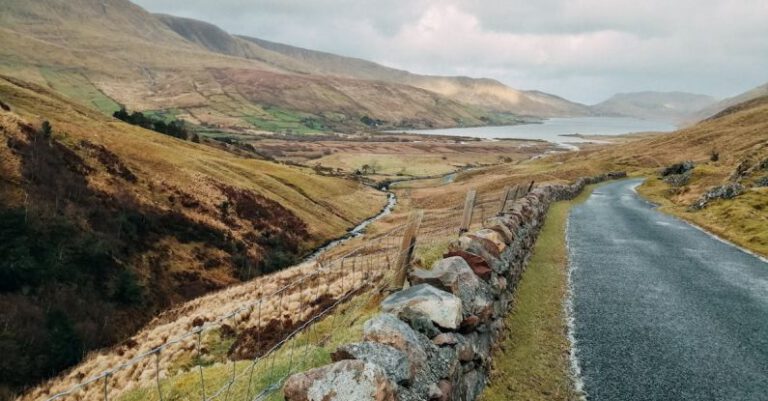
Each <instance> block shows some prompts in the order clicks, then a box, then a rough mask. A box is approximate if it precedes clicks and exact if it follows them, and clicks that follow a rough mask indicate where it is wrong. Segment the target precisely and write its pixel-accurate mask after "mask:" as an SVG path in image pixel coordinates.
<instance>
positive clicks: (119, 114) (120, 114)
mask: <svg viewBox="0 0 768 401" xmlns="http://www.w3.org/2000/svg"><path fill="white" fill-rule="evenodd" d="M112 117H115V118H116V119H118V120H122V121H126V122H127V121H128V118H129V117H130V115H129V114H128V110H126V109H125V106H120V110H118V111H116V112H114V113H112Z"/></svg>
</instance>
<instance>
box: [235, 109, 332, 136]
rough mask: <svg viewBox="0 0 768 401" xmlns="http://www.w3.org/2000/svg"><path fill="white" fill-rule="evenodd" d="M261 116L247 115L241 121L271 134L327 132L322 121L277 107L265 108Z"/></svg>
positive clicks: (309, 115)
mask: <svg viewBox="0 0 768 401" xmlns="http://www.w3.org/2000/svg"><path fill="white" fill-rule="evenodd" d="M264 111H265V112H266V113H265V114H263V115H248V116H245V117H243V120H245V121H246V122H248V123H249V124H251V125H253V126H254V127H256V128H259V129H263V130H266V131H273V132H288V133H291V134H308V133H317V132H324V131H327V128H326V127H325V126H324V125H323V123H322V119H320V118H318V117H316V116H313V115H311V114H306V113H299V112H293V111H289V110H284V109H280V108H277V107H265V108H264Z"/></svg>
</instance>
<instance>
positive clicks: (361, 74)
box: [241, 36, 590, 117]
mask: <svg viewBox="0 0 768 401" xmlns="http://www.w3.org/2000/svg"><path fill="white" fill-rule="evenodd" d="M241 38H243V39H245V40H247V41H249V42H251V43H255V44H257V45H258V46H260V47H262V48H264V49H268V50H271V51H274V52H276V53H279V54H282V55H284V56H286V57H289V58H290V59H292V60H295V61H297V62H300V63H303V64H305V65H307V69H306V70H305V71H307V72H310V73H316V74H323V75H335V76H342V77H349V78H357V79H367V80H377V81H385V82H392V83H404V84H407V85H410V86H414V87H417V88H422V89H426V90H428V91H431V92H435V93H438V94H440V95H443V96H445V97H448V98H450V99H452V100H456V101H458V102H461V103H464V104H469V105H473V106H478V107H481V108H484V109H487V110H492V111H496V112H509V113H515V114H518V115H530V116H539V117H554V116H559V117H565V116H583V115H589V114H590V110H589V108H588V107H587V106H585V105H582V104H578V103H574V102H570V101H568V100H565V99H563V98H560V97H557V96H554V95H550V94H547V93H544V92H539V91H521V90H517V89H512V88H510V87H508V86H506V85H504V84H502V83H501V82H499V81H496V80H493V79H487V78H470V77H439V76H430V75H420V74H413V73H410V72H408V71H403V70H398V69H394V68H389V67H385V66H382V65H380V64H376V63H374V62H371V61H366V60H362V59H359V58H353V57H344V56H339V55H335V54H331V53H325V52H320V51H315V50H308V49H303V48H300V47H295V46H289V45H285V44H281V43H275V42H270V41H266V40H262V39H257V38H251V37H246V36H241Z"/></svg>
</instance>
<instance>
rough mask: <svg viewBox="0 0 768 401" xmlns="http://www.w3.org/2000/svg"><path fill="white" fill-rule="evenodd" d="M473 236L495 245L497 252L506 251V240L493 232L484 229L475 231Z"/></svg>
mask: <svg viewBox="0 0 768 401" xmlns="http://www.w3.org/2000/svg"><path fill="white" fill-rule="evenodd" d="M475 236H476V237H479V238H482V239H485V240H488V241H490V242H491V243H493V244H494V245H496V248H497V249H498V251H499V252H504V250H505V249H507V243H506V240H505V239H504V237H502V236H501V234H499V233H498V232H497V231H495V230H491V229H488V228H484V229H482V230H479V231H477V232H476V233H475Z"/></svg>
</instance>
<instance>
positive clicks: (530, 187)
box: [525, 181, 536, 195]
mask: <svg viewBox="0 0 768 401" xmlns="http://www.w3.org/2000/svg"><path fill="white" fill-rule="evenodd" d="M535 182H536V181H531V185H529V186H528V192H526V193H525V194H526V195H528V194H529V193H531V191H533V184H534V183H535Z"/></svg>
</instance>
